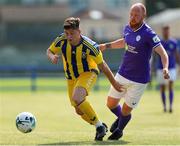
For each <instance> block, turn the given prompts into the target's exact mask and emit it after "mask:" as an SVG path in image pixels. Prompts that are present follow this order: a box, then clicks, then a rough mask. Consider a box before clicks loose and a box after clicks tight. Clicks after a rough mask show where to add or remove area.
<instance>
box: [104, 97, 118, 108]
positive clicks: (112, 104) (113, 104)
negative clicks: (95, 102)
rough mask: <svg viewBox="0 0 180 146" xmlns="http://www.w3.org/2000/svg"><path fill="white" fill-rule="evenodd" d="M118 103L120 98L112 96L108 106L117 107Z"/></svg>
mask: <svg viewBox="0 0 180 146" xmlns="http://www.w3.org/2000/svg"><path fill="white" fill-rule="evenodd" d="M118 104H119V100H116V99H113V98H111V97H108V99H107V103H106V106H107V107H108V108H109V109H113V108H115V107H116V106H117V105H118Z"/></svg>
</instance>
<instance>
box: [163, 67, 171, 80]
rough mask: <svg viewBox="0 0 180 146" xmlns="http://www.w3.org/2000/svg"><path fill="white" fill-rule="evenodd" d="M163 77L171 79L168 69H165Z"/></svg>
mask: <svg viewBox="0 0 180 146" xmlns="http://www.w3.org/2000/svg"><path fill="white" fill-rule="evenodd" d="M163 76H164V79H169V78H170V75H169V71H168V69H167V68H164V69H163Z"/></svg>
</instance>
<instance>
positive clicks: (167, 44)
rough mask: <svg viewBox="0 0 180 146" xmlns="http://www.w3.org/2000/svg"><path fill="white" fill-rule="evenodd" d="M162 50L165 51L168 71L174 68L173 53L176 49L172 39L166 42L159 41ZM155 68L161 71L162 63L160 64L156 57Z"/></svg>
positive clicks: (174, 59) (159, 59) (175, 43)
mask: <svg viewBox="0 0 180 146" xmlns="http://www.w3.org/2000/svg"><path fill="white" fill-rule="evenodd" d="M161 43H162V45H163V47H164V49H165V50H166V52H167V54H168V58H169V67H168V68H169V69H171V68H175V67H176V58H175V52H176V49H177V42H176V40H174V39H169V40H167V41H165V40H162V41H161ZM157 68H158V69H162V68H163V66H162V63H161V58H160V57H158V62H157Z"/></svg>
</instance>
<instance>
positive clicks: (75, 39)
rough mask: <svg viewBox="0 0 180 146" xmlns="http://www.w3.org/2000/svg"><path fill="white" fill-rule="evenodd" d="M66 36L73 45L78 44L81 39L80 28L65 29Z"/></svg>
mask: <svg viewBox="0 0 180 146" xmlns="http://www.w3.org/2000/svg"><path fill="white" fill-rule="evenodd" d="M64 33H65V36H66V38H67V40H68V41H69V42H70V44H71V45H77V44H78V43H79V41H80V30H79V29H65V30H64Z"/></svg>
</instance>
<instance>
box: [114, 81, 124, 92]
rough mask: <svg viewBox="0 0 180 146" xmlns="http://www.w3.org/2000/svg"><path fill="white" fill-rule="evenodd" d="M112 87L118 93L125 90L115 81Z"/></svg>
mask: <svg viewBox="0 0 180 146" xmlns="http://www.w3.org/2000/svg"><path fill="white" fill-rule="evenodd" d="M113 87H114V88H115V89H116V90H117V91H119V92H123V91H124V90H125V88H124V87H123V85H121V84H120V83H119V82H117V81H115V82H114V84H113Z"/></svg>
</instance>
